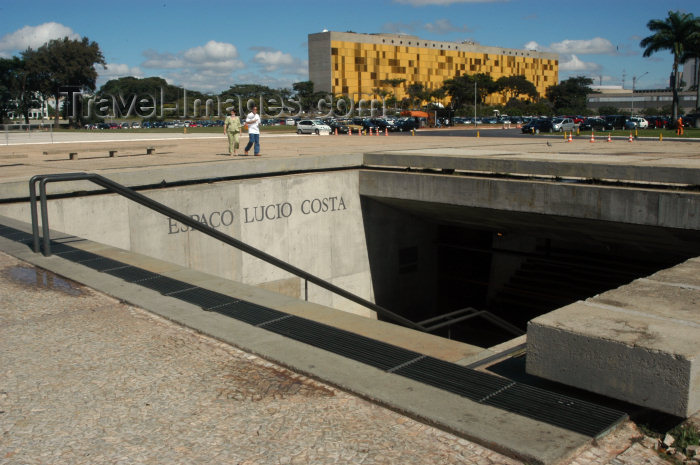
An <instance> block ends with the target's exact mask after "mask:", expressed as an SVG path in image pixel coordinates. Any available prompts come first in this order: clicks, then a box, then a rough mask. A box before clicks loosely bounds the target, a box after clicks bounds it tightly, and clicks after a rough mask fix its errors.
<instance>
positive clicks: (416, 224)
mask: <svg viewBox="0 0 700 465" xmlns="http://www.w3.org/2000/svg"><path fill="white" fill-rule="evenodd" d="M362 212H363V220H364V229H365V235H366V237H367V249H368V251H369V257H370V266H371V270H372V282H373V289H374V292H375V299H376V302H377V304H379V305H381V306H383V307H386V308H389V309H392V310H393V311H396V312H398V313H400V314H401V315H403V316H405V317H407V318H409V319H411V320H413V321H420V320H423V319H425V318H428V317H429V316H431V315H432V313H433V312H434V310H435V309H436V302H437V300H436V296H435V295H436V288H437V278H436V270H437V263H436V259H437V253H436V245H435V233H436V226H435V223H432V222H428V221H425V220H424V219H421V218H419V217H417V216H414V215H411V214H410V213H407V212H405V211H402V210H399V209H396V208H392V207H390V206H388V205H385V204H383V203H381V202H379V201H377V200H375V199H370V198H367V197H363V198H362ZM414 258H415V261H414V260H413V259H414Z"/></svg>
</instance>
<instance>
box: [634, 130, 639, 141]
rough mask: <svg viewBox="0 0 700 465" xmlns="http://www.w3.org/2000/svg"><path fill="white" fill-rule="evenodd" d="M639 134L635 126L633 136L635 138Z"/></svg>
mask: <svg viewBox="0 0 700 465" xmlns="http://www.w3.org/2000/svg"><path fill="white" fill-rule="evenodd" d="M638 137H639V134H638V133H637V128H634V138H635V139H637V138H638Z"/></svg>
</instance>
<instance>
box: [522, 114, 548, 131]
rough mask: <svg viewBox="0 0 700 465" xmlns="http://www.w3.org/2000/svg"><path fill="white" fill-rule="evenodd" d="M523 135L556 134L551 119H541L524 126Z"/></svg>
mask: <svg viewBox="0 0 700 465" xmlns="http://www.w3.org/2000/svg"><path fill="white" fill-rule="evenodd" d="M522 131H523V134H539V133H540V132H554V127H553V126H552V120H551V119H549V118H539V119H533V120H530V122H529V123H527V124H525V125H523V127H522Z"/></svg>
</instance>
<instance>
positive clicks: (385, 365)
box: [265, 316, 421, 370]
mask: <svg viewBox="0 0 700 465" xmlns="http://www.w3.org/2000/svg"><path fill="white" fill-rule="evenodd" d="M265 329H267V330H269V331H272V332H274V333H277V334H281V335H283V336H287V337H289V338H291V339H294V340H296V341H299V342H304V343H306V344H309V345H312V346H315V347H319V348H321V349H324V350H327V351H329V352H333V353H335V354H338V355H342V356H343V357H347V358H350V359H352V360H356V361H358V362H362V363H364V364H366V365H370V366H373V367H376V368H379V369H381V370H389V369H391V368H393V367H396V366H398V365H402V364H404V363H407V362H409V361H411V360H414V359H416V358H418V357H420V356H421V354H419V353H417V352H413V351H410V350H406V349H402V348H400V347H396V346H393V345H391V344H387V343H385V342H381V341H376V340H374V339H370V338H367V337H364V336H360V335H358V334H354V333H350V332H348V331H344V330H342V329H338V328H334V327H332V326H328V325H325V324H323V323H317V322H315V321H311V320H307V319H304V318H300V317H297V316H292V317H291V318H286V319H283V320H279V321H276V322H273V323H270V324H268V325H265Z"/></svg>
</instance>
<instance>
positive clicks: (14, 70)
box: [0, 57, 39, 124]
mask: <svg viewBox="0 0 700 465" xmlns="http://www.w3.org/2000/svg"><path fill="white" fill-rule="evenodd" d="M36 88H37V83H36V75H35V74H34V73H33V72H32V71H31V70H30V69H29V67H28V65H27V62H26V60H24V59H22V58H18V57H12V58H10V59H2V61H0V94H2V96H0V120H1V119H2V118H4V117H5V116H6V115H7V112H9V111H14V112H15V114H19V115H22V116H23V117H24V122H25V123H27V124H28V123H29V111H30V110H31V109H32V108H36V107H37V106H39V101H38V99H37V96H38V92H37V90H36Z"/></svg>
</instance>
